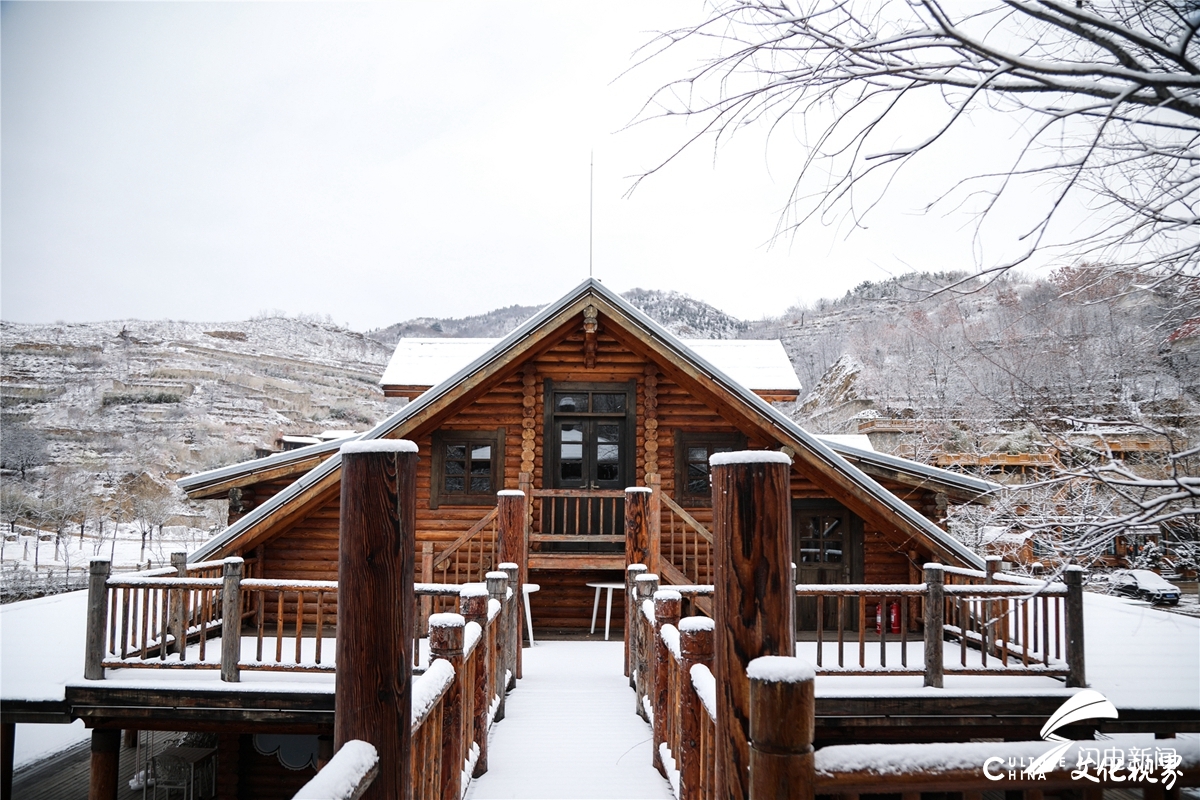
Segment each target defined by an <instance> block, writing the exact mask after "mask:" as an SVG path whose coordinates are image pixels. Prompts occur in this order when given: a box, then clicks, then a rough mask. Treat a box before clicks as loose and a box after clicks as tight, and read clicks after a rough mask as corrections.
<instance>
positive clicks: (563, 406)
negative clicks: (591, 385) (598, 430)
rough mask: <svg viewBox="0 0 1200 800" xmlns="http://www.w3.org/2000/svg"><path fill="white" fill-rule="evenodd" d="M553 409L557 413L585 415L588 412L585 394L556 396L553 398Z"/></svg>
mask: <svg viewBox="0 0 1200 800" xmlns="http://www.w3.org/2000/svg"><path fill="white" fill-rule="evenodd" d="M554 407H555V409H556V410H558V411H559V412H567V413H569V412H575V413H577V414H581V413H585V412H586V411H587V410H588V396H587V395H586V394H557V395H555V396H554Z"/></svg>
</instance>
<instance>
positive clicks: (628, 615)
mask: <svg viewBox="0 0 1200 800" xmlns="http://www.w3.org/2000/svg"><path fill="white" fill-rule="evenodd" d="M626 541H628V540H626ZM644 572H646V565H645V564H641V563H638V564H630V565H629V566H627V567H625V677H627V678H629V688H631V689H632V688H634V683H633V671H634V667H633V663H634V653H635V652H636V650H637V636H636V633H637V630H636V629H635V628H634V627H633V623H634V622H635V621H636V620H637V617H635V616H634V614H633V607H634V606H635V605H636V600H637V576H638V575H641V574H643V573H644Z"/></svg>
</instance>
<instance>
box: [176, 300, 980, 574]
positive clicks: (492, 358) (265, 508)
mask: <svg viewBox="0 0 1200 800" xmlns="http://www.w3.org/2000/svg"><path fill="white" fill-rule="evenodd" d="M589 296H591V297H594V298H596V299H598V300H600V301H602V302H604V303H606V304H608V305H609V306H610V307H611V309H613V310H614V311H616V312H618V313H619V314H620V315H622V316H624V317H625V318H626V320H627V322H628V324H629V325H630V326H632V327H633V328H634V329H637V328H640V329H641V331H642V332H643V333H644V334H645V335H646V340H647V341H648V342H652V343H654V345H655V346H656V347H659V348H661V349H662V350H663V351H665V352H666V353H668V354H670V356H672V357H674V358H676V359H678V360H679V362H680V363H684V364H687V365H688V366H689V368H690V369H692V370H695V371H696V373H698V375H699V377H700V378H701V379H703V380H706V381H710V382H711V383H712V384H714V385H715V386H717V387H719V388H721V389H722V390H724V391H725V392H727V393H729V394H730V395H732V396H734V397H736V398H738V399H739V400H740V401H741V402H742V403H744V404H746V405H747V406H749V407H750V408H752V409H754V411H755V413H757V414H759V415H760V416H761V417H762V418H763V420H764V421H765V422H766V424H767V425H768V426H769V427H773V428H774V429H775V430H776V432H777V433H778V434H779V435H780V436H781V438H782V439H783V440H784V441H787V442H791V443H792V444H794V445H796V446H798V447H800V448H801V449H803V450H804V451H806V452H807V453H808V454H810V456H811V457H813V458H815V459H817V460H818V461H820V462H823V463H825V464H827V465H828V466H830V467H831V468H832V469H833V470H834V471H835V472H837V473H841V474H843V475H845V476H846V477H847V478H849V479H850V480H852V481H853V482H855V483H856V484H858V485H859V486H860V487H861V488H862V489H863V491H864V492H865V494H867V495H868V496H869V497H870V498H871V499H872V500H874V501H875V502H878V503H879V504H880V505H881V506H883V507H885V508H887V509H889V510H890V511H891V513H893V514H895V515H896V516H897V517H899V518H901V519H903V520H904V521H905V523H906V524H907V525H909V526H911V527H912V529H915V530H919V531H921V533H922V534H923V535H924V536H926V537H928V539H930V540H931V541H933V542H936V543H937V545H938V546H939V547H941V548H943V549H944V551H945V552H947V553H953V554H954V555H955V556H956V557H957V558H958V559H959V560H960V561H961V562H962V563H965V564H970V565H973V566H975V567H977V568H982V567H983V560H982V559H980V558H979V556H978V555H976V554H975V553H974V552H972V551H971V550H970V549H969V548H967V547H966V546H965V545H963V544H962V542H960V541H958V540H957V539H955V538H954V537H953V536H951V535H950V534H948V533H947V532H946V531H944V530H942V529H941V528H939V527H938V526H937V525H935V524H933V522H931V521H930V520H929V519H927V518H926V517H924V516H922V515H921V513H920V512H918V511H917V510H916V509H914V508H913V507H912V506H910V505H908V504H907V503H905V502H904V501H903V500H901V499H900V498H899V497H897V496H896V495H894V494H892V493H891V492H890V491H888V490H887V489H885V488H884V487H883V486H881V485H880V484H879V483H877V482H876V481H875V479H874V478H872V477H870V476H869V475H868V474H867V473H866V472H864V471H863V470H862V469H859V468H858V467H857V466H855V465H854V464H852V463H850V462H849V461H847V460H846V459H845V458H843V457H842V456H841V455H840V454H838V453H837V452H835V451H834V449H832V448H831V447H830V446H828V445H827V444H825V443H824V442H822V441H820V440H819V439H818V438H817V437H815V436H813V435H812V434H810V433H809V432H808V431H806V430H804V429H803V428H801V427H800V426H799V425H797V424H796V422H795V421H793V420H792V419H791V418H790V417H788V416H786V415H785V414H783V413H782V412H780V411H779V410H778V409H777V408H775V407H774V406H772V405H771V404H770V403H768V402H767V401H765V400H763V399H762V398H761V397H759V396H758V395H756V394H755V393H754V392H753V391H752V390H750V389H749V388H747V387H746V386H744V385H742V384H741V383H739V382H738V381H735V380H733V378H731V377H730V376H729V375H728V374H726V373H725V372H724V371H723V370H721V369H718V368H717V367H716V366H715V365H714V364H712V363H711V362H709V361H708V359H706V358H704V357H703V356H701V355H700V354H699V353H697V352H695V351H694V350H692V349H691V348H689V347H688V346H687V345H685V344H684V343H683V342H682V341H680V339H679V338H678V337H676V336H675V335H674V334H672V333H671V332H670V331H668V330H666V329H665V328H663V327H662V326H661V325H659V324H658V323H657V322H655V321H654V320H652V319H651V318H650V317H649V316H647V315H646V314H645V313H643V312H642V311H640V310H639V309H637V308H635V307H634V306H633V305H631V304H630V303H629V302H628V301H627V300H625V299H624V298H623V297H621V296H620V295H618V294H616V293H615V292H613V291H611V290H609V289H608V288H607V287H605V286H604V285H603V284H602V283H600V282H599V281H597V280H595V279H593V278H588V279H587V280H585V281H583V282H582V283H581V284H579V285H578V286H576V287H575V289H573V290H572V291H570V292H568V293H567V294H566V295H565V296H563V297H562V298H561V299H559V300H558V301H557V302H555V303H553V304H551V305H549V306H546V307H545V308H543V309H542V310H541V311H539V312H538V313H537V314H535V315H533V316H532V317H530V318H529V319H528V320H526V321H525V322H524V323H523V324H522V325H520V326H519V327H518V328H517V329H516V330H514V331H513V332H512V333H510V334H509V335H508V336H506V337H504V338H503V339H501V340H500V341H499V342H497V343H496V344H495V345H493V346H492V347H490V348H489V349H488V350H486V351H485V352H483V353H481V354H480V355H479V356H478V357H477V358H475V360H473V361H472V362H470V363H469V364H466V365H464V366H463V367H461V368H460V369H459V370H458V371H456V372H455V373H454V374H453V375H450V376H449V377H447V378H446V379H445V380H443V381H442V382H441V383H439V384H437V385H436V386H433V387H432V388H430V389H429V390H427V391H425V392H423V393H422V394H421V395H420V396H419V397H417V398H416V399H415V400H413V401H412V402H411V403H409V404H408V405H406V406H405V407H404V408H402V409H400V410H399V411H397V412H396V413H395V414H393V415H392V416H391V417H389V418H388V419H386V420H384V421H383V422H381V423H379V424H378V425H376V426H375V427H374V428H373V429H371V430H370V431H367V432H366V433H364V434H363V435H362V438H363V439H374V438H389V437H393V436H396V435H398V434H399V435H403V432H404V429H405V427H406V424H407V423H408V422H409V420H412V419H416V418H419V417H420V416H421V415H422V414H423V413H424V412H425V411H426V410H427V409H429V408H430V407H432V406H434V405H435V404H437V403H439V402H441V401H442V400H443V398H445V397H446V396H447V395H450V394H451V393H453V392H454V391H455V389H456V388H457V387H458V386H459V385H460V384H461V383H462V382H463V381H465V380H466V379H467V378H468V377H470V376H472V375H475V374H476V373H480V372H483V371H484V370H486V369H488V368H489V367H492V366H494V365H495V364H496V362H498V361H500V360H502V359H504V358H505V357H506V356H507V355H508V353H509V351H510V350H512V349H513V348H516V347H518V346H519V345H520V343H522V342H523V341H524V340H526V339H527V338H529V337H530V336H532V335H533V334H534V333H535V332H536V331H537V330H539V329H540V328H541V327H542V326H543V325H545V324H547V323H549V322H550V321H551V320H553V319H554V318H555V317H557V316H558V315H559V314H561V313H563V312H565V311H566V310H567V309H569V308H571V307H572V306H574V305H575V304H577V303H581V302H583V301H585V299H587V298H588V297H589ZM305 449H309V448H305ZM839 449H842V448H840V447H839ZM847 449H849V450H851V451H852V452H854V454H855V456H856V457H859V458H863V459H864V460H866V461H871V462H878V463H879V464H882V465H885V466H886V465H887V464H888V462H895V464H896V465H897V467H899V465H904V467H905V468H906V469H909V470H911V471H912V472H914V473H917V474H922V473H929V477H930V478H933V479H935V480H942V479H943V476H951V477H953V478H955V479H957V480H960V481H961V479H962V478H963V476H960V475H955V474H954V473H950V472H947V471H945V470H936V469H932V468H927V467H924V465H921V464H917V463H915V462H909V461H905V460H904V459H900V458H895V457H893V456H883V455H882V454H877V453H870V452H865V451H858V450H855V449H854V448H847ZM296 452H299V451H296ZM340 467H341V457H340V456H338V455H333V456H331V457H330V458H328V459H326V460H325V461H323V462H322V463H321V464H319V465H318V466H316V467H314V468H313V469H312V470H310V471H309V472H307V473H305V474H304V475H302V476H301V477H300V478H299V479H297V480H296V481H295V482H294V483H292V484H291V485H290V486H288V487H287V488H286V489H284V490H283V491H282V492H279V493H278V494H276V495H274V496H273V497H271V498H270V499H269V500H267V501H266V502H265V503H263V504H262V505H260V506H258V507H256V508H254V509H253V510H251V511H250V513H248V514H246V515H245V516H244V517H242V518H241V519H239V520H238V521H237V522H235V523H234V524H233V525H231V526H230V527H229V528H227V529H226V530H225V531H224V532H222V533H220V534H218V535H217V536H215V537H213V538H212V539H210V540H209V541H208V542H206V543H205V544H204V545H202V546H201V547H200V548H199V549H198V550H197V551H196V552H195V553H193V554H192V556H191V560H203V559H205V558H208V557H210V556H212V555H213V554H215V553H217V552H219V551H220V550H221V548H223V547H224V546H225V545H226V544H228V543H230V542H232V541H234V540H235V539H237V538H238V537H239V536H241V535H242V533H244V532H245V531H248V530H250V529H251V528H253V527H254V526H256V525H258V524H259V523H260V522H262V521H263V520H264V519H266V518H267V517H269V516H270V515H271V514H273V513H274V512H275V510H276V509H278V508H280V507H282V506H284V505H286V504H287V503H289V502H291V501H292V500H293V499H295V498H296V497H298V496H299V495H300V494H302V493H303V492H304V491H305V490H306V489H308V488H309V487H311V486H313V485H315V484H317V483H318V482H320V481H322V480H323V479H325V478H326V477H328V476H330V475H332V474H333V473H334V472H335V471H336V470H338V469H339V468H340ZM971 482H972V483H975V484H978V485H980V486H982V487H984V488H982V489H980V491H983V492H986V491H990V490H992V489H994V488H997V487H996V486H995V484H991V483H988V482H987V481H978V480H975V479H972V481H971Z"/></svg>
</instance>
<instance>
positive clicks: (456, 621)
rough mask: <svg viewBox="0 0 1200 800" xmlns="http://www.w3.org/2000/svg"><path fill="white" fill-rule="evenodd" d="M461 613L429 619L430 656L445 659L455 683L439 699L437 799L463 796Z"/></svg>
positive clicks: (462, 624) (438, 615) (462, 622)
mask: <svg viewBox="0 0 1200 800" xmlns="http://www.w3.org/2000/svg"><path fill="white" fill-rule="evenodd" d="M466 624H467V621H466V620H465V619H463V616H462V615H461V614H434V615H433V617H432V618H431V619H430V620H429V657H430V659H431V660H432V659H434V658H444V659H446V660H447V661H448V662H450V666H452V667H454V680H453V681H451V683H450V688H449V689H447V690H446V694H445V695H444V696H443V698H442V786H441V793H440V794H439V795H438V797H441V798H443V800H456V798H458V796H459V795H461V794H462V770H463V760H462V752H463V746H462V737H463V718H462V713H463V702H462V692H463V685H462V680H463V678H462V673H463V628H464V627H465V626H466Z"/></svg>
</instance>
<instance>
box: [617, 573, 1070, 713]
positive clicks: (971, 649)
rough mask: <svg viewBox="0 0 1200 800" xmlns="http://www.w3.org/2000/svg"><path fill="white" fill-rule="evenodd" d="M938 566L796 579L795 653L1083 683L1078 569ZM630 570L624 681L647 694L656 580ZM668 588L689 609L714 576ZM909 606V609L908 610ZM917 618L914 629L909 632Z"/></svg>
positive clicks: (825, 660)
mask: <svg viewBox="0 0 1200 800" xmlns="http://www.w3.org/2000/svg"><path fill="white" fill-rule="evenodd" d="M943 570H944V568H943V567H942V566H941V565H938V564H929V565H926V569H925V575H926V582H925V583H920V584H822V585H807V584H802V585H798V586H796V587H795V592H796V596H797V597H798V598H806V597H807V598H813V599H814V601H815V603H816V609H817V613H816V620H817V625H816V631H815V632H813V638H812V639H808V637H806V636H802V637H801V640H800V641H798V642H797V645H796V649H797V652H799V653H802V654H803V655H805V656H806V657H808V658H809V659H810V660H813V661H815V663H816V669H817V672H818V673H819V674H837V675H879V674H884V673H886V674H889V675H922V676H924V678H925V681H924V683H925V685H926V686H941V685H942V681H943V676H944V675H945V674H947V673H951V674H961V675H995V674H1004V675H1031V676H1055V677H1065V678H1066V679H1067V685H1068V686H1081V685H1085V683H1084V681H1085V677H1084V659H1083V653H1082V647H1081V645H1082V634H1081V631H1082V619H1083V591H1082V585H1081V583H1080V581H1079V579H1078V574H1077V573H1075V572H1072V571H1068V572H1067V578H1068V583H1067V584H1062V583H1052V582H1036V584H1035V583H1032V582H1021V583H1019V584H1018V583H1008V584H1006V585H996V584H991V585H985V584H965V583H964V584H953V585H950V586H946V585H944V583H943V581H942V573H943ZM630 574H631V575H632V576H634V577H633V578H632V579H631V580H630V581H628V584H629V587H630V588H629V596H628V603H629V608H630V609H631V610H632V611H633V614H632V615H631V617H632V618H631V620H630V622H631V626H630V635H629V654H628V663H629V667H630V682H631V684H632V685H633V686H634V687H635V689H636V690H637V693H638V697H639V698H642V697H644V696H646V695H648V694H649V690H648V689H647V688H646V686H645V675H646V674H648V673H649V672H650V668H649V665H650V664H652V663H653V653H654V647H655V634H654V625H655V617H654V611H653V606H654V603H653V602H652V600H653V597H654V596H655V592H657V591H658V590H659V581H658V576H657V575H653V574H649V573H647V572H646V571H645V569H644V568H643V567H642V566H641V565H634V567H633V568H632V569H631V571H630ZM669 589H670V590H672V591H673V592H675V593H676V594H677V595H679V596H681V597H686V598H688V599H691V600H693V604H692V608H696V605H695V602H694V601H695V599H696V598H699V597H706V596H709V595H711V594H712V592H713V587H712V586H711V585H707V586H706V585H688V586H682V585H680V586H670V587H669ZM893 606H895V609H894V611H893ZM914 608H915V609H916V610H917V612H918V613H917V614H916V617H915V618H914V615H913V614H912V613H910V609H914ZM876 610H879V616H878V617H877V616H876V613H875V612H876ZM638 612H641V613H638ZM1072 619H1074V620H1075V622H1070V620H1072ZM877 620H878V622H877ZM893 620H894V623H895V624H894V625H893ZM918 620H921V623H922V624H921V626H920V629H921V630H920V632H918V633H916V635H912V636H910V633H911V632H912V631H914V630H916V629H917V625H916V622H917V621H918ZM829 621H832V625H829V624H827V622H829ZM873 624H874V625H875V626H876V627H875V630H874V631H871V627H872V625H873ZM946 640H950V641H952V642H953V641H956V642H958V644H959V647H958V648H957V653H954V651H953V650H951V649H950V648H947V646H946V644H945V641H946ZM910 644H913V645H915V646H914V647H910ZM955 656H956V657H955ZM640 705H641V701H639V707H640ZM639 713H640V712H639Z"/></svg>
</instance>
